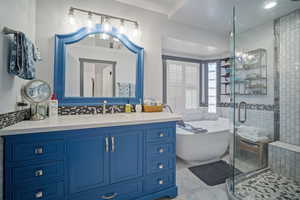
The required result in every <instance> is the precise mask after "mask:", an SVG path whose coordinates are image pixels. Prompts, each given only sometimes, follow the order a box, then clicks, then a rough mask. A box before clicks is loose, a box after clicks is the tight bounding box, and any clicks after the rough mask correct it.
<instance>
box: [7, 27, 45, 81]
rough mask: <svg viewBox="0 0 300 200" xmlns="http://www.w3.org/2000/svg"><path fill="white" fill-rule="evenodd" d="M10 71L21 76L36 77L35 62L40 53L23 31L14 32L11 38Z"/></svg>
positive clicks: (28, 78) (25, 77)
mask: <svg viewBox="0 0 300 200" xmlns="http://www.w3.org/2000/svg"><path fill="white" fill-rule="evenodd" d="M9 48H10V49H9V65H8V73H10V74H13V75H16V76H18V77H20V78H23V79H27V80H32V79H35V74H36V73H35V71H36V70H35V63H36V62H37V61H40V60H41V58H40V54H39V52H38V50H37V49H36V47H35V45H34V44H33V43H32V42H31V41H30V40H29V39H28V38H27V37H26V35H25V34H24V33H22V32H17V33H14V36H13V37H12V38H10V47H9Z"/></svg>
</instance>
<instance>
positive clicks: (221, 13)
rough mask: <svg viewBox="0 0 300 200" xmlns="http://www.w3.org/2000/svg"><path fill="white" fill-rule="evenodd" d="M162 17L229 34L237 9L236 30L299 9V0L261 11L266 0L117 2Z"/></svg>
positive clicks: (283, 1)
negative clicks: (155, 13) (159, 14)
mask: <svg viewBox="0 0 300 200" xmlns="http://www.w3.org/2000/svg"><path fill="white" fill-rule="evenodd" d="M116 1H119V2H122V3H126V4H129V5H133V6H136V7H140V8H143V9H148V10H151V11H154V12H158V13H162V14H165V15H167V16H168V17H169V19H170V20H173V21H176V22H179V23H183V24H186V25H190V26H194V27H197V28H201V29H206V30H209V31H214V32H218V33H222V34H228V32H229V31H231V29H232V11H233V7H234V6H236V13H237V22H238V29H239V31H245V30H247V29H249V28H253V27H255V26H257V25H260V24H263V23H266V22H267V21H270V20H272V19H275V18H278V17H280V16H282V15H285V14H288V13H289V12H291V11H293V10H295V9H296V8H300V1H298V2H297V1H291V0H277V2H278V5H277V6H276V7H275V8H272V9H270V10H265V9H263V4H264V1H265V0H116Z"/></svg>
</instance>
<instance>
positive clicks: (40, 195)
mask: <svg viewBox="0 0 300 200" xmlns="http://www.w3.org/2000/svg"><path fill="white" fill-rule="evenodd" d="M43 196H44V194H43V192H42V191H40V192H37V193H35V198H36V199H41V198H43Z"/></svg>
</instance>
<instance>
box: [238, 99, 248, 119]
mask: <svg viewBox="0 0 300 200" xmlns="http://www.w3.org/2000/svg"><path fill="white" fill-rule="evenodd" d="M243 105H244V111H245V113H244V120H242V119H241V107H242V106H243ZM238 120H239V122H241V123H245V122H246V121H247V103H246V102H245V101H241V102H240V103H239V106H238Z"/></svg>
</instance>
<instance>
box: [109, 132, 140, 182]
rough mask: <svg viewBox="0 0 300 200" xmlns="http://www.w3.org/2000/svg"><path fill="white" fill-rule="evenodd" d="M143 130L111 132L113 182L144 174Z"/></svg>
mask: <svg viewBox="0 0 300 200" xmlns="http://www.w3.org/2000/svg"><path fill="white" fill-rule="evenodd" d="M143 154H144V151H143V131H142V130H134V131H132V130H124V131H122V132H112V133H111V153H110V155H111V182H112V183H117V182H120V181H124V180H129V179H133V178H137V177H140V176H142V175H143V172H142V169H143V166H142V163H143Z"/></svg>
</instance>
